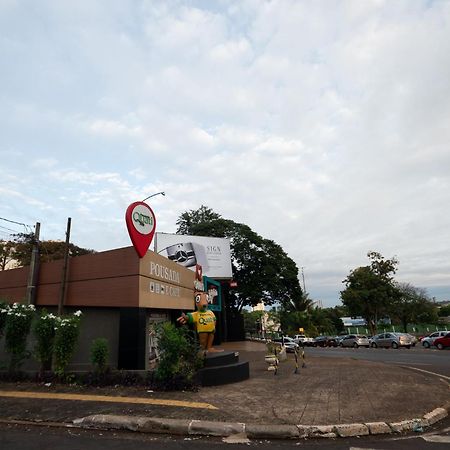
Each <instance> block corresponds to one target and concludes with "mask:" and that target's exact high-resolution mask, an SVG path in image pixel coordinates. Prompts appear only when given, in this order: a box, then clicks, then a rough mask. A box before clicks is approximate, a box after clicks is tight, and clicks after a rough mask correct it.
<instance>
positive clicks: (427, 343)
mask: <svg viewBox="0 0 450 450" xmlns="http://www.w3.org/2000/svg"><path fill="white" fill-rule="evenodd" d="M447 333H448V331H442V330H441V331H435V332H434V333H431V334H429V335H428V336H425V337H424V338H422V340H421V342H422V345H423V346H424V347H425V348H430V347H431V346H432V345H434V341H435V340H436V339H437V338H440V337H444V336H445V335H446V334H447Z"/></svg>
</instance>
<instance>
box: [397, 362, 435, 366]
mask: <svg viewBox="0 0 450 450" xmlns="http://www.w3.org/2000/svg"><path fill="white" fill-rule="evenodd" d="M388 362H389V364H398V365H400V366H402V365H404V364H405V363H404V362H402V361H388ZM409 364H415V365H416V366H431V364H428V363H420V362H417V363H416V362H410V363H409Z"/></svg>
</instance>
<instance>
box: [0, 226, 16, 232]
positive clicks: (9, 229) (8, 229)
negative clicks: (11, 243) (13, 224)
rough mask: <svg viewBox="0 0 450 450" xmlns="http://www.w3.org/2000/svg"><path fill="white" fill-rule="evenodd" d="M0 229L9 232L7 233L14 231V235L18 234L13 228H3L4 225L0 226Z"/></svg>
mask: <svg viewBox="0 0 450 450" xmlns="http://www.w3.org/2000/svg"><path fill="white" fill-rule="evenodd" d="M0 228H1V229H2V230H7V231H12V232H13V233H17V230H13V229H12V228H8V227H3V226H2V225H0Z"/></svg>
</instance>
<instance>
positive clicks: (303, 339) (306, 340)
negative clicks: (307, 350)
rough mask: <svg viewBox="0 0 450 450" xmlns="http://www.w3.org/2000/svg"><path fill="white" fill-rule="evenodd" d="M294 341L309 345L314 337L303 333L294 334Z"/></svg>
mask: <svg viewBox="0 0 450 450" xmlns="http://www.w3.org/2000/svg"><path fill="white" fill-rule="evenodd" d="M294 342H295V343H296V344H298V345H302V346H306V347H308V346H310V345H312V344H313V343H314V338H310V337H306V336H305V335H304V334H296V335H295V336H294Z"/></svg>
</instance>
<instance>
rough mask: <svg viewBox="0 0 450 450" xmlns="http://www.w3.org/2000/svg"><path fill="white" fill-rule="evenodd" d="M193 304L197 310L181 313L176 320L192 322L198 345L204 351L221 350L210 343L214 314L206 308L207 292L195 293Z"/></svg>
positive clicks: (214, 320)
mask: <svg viewBox="0 0 450 450" xmlns="http://www.w3.org/2000/svg"><path fill="white" fill-rule="evenodd" d="M195 306H196V308H197V311H195V312H192V313H187V314H184V313H183V314H182V316H181V317H179V318H178V319H177V321H178V322H179V323H181V324H183V325H185V324H186V323H189V324H193V325H194V328H195V331H196V332H197V334H198V340H199V342H200V347H201V348H202V350H203V351H205V352H221V351H223V350H217V349H215V348H214V347H213V346H212V344H213V341H214V333H215V331H216V316H215V315H214V313H213V312H212V311H211V310H209V309H208V294H207V293H206V292H196V293H195Z"/></svg>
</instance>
